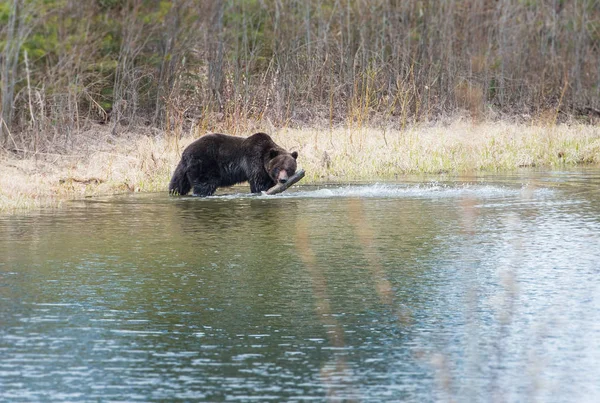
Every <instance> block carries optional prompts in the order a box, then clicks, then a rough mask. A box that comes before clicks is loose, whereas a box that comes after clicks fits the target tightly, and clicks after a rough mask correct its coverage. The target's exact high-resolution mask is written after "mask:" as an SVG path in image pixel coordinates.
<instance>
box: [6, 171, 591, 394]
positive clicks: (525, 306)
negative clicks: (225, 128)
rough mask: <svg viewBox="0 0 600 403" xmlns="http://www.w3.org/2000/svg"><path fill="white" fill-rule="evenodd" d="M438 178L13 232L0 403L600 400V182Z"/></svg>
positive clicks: (568, 175) (51, 222)
mask: <svg viewBox="0 0 600 403" xmlns="http://www.w3.org/2000/svg"><path fill="white" fill-rule="evenodd" d="M434 179H437V181H432V180H431V178H407V179H406V180H404V181H402V182H399V183H379V184H337V185H322V186H310V187H309V186H301V187H296V188H294V189H290V190H288V191H287V192H285V193H283V194H281V195H277V196H261V197H251V196H248V195H244V194H240V193H231V192H245V191H248V189H247V188H237V189H235V190H233V191H232V190H231V189H230V190H226V191H225V192H221V195H220V196H217V197H212V198H207V199H200V198H192V197H182V198H176V197H169V196H168V195H167V194H166V192H164V193H160V194H141V195H127V196H117V197H110V198H108V197H107V198H93V199H87V200H84V201H77V202H72V203H68V204H67V205H66V206H65V207H64V208H61V209H58V210H44V211H41V212H35V213H28V214H24V215H13V216H0V401H2V402H31V401H53V402H62V401H107V402H108V401H224V400H230V401H305V400H315V401H363V402H367V401H372V402H381V401H417V402H424V401H440V400H441V401H446V400H453V401H470V402H475V401H486V402H487V401H511V402H513V401H514V402H518V401H543V402H573V401H577V402H597V401H600V381H599V380H600V170H593V169H592V170H578V171H565V172H520V173H514V174H510V175H487V176H479V177H457V178H434ZM223 193H229V194H223Z"/></svg>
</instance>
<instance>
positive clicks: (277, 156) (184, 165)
mask: <svg viewBox="0 0 600 403" xmlns="http://www.w3.org/2000/svg"><path fill="white" fill-rule="evenodd" d="M296 158H298V153H297V152H295V151H294V152H293V153H290V152H288V151H286V150H284V149H283V148H281V147H280V146H278V145H277V144H275V142H274V141H273V140H272V139H271V137H270V136H269V135H268V134H266V133H256V134H253V135H252V136H250V137H246V138H243V137H235V136H229V135H226V134H217V133H215V134H207V135H205V136H202V137H200V138H199V139H198V140H196V141H194V142H193V143H191V144H190V145H189V146H187V148H186V149H185V150H183V154H182V155H181V161H180V162H179V165H177V168H175V172H174V173H173V177H172V178H171V182H170V183H169V193H170V194H179V195H185V194H187V193H188V192H189V191H190V190H192V191H193V194H194V195H195V196H202V197H205V196H210V195H212V194H213V193H215V190H217V188H218V187H222V186H232V185H235V184H237V183H241V182H245V181H248V183H249V184H250V191H251V192H252V193H260V192H262V191H264V190H267V189H269V188H271V187H273V186H275V184H276V183H277V182H280V183H285V182H287V180H288V178H289V177H290V176H292V175H294V173H295V172H296Z"/></svg>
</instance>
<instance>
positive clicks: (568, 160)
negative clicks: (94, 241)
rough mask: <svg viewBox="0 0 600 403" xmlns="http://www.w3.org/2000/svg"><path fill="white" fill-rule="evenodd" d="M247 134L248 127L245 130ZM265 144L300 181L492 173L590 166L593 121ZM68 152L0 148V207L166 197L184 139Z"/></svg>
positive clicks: (292, 137) (353, 133)
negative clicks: (288, 162)
mask: <svg viewBox="0 0 600 403" xmlns="http://www.w3.org/2000/svg"><path fill="white" fill-rule="evenodd" d="M248 134H250V133H248ZM272 134H273V137H274V139H275V141H276V142H277V143H279V144H281V145H282V146H284V147H285V148H287V149H290V150H297V151H299V153H300V157H299V162H300V166H302V167H303V168H304V169H305V170H306V172H307V175H306V178H305V180H304V183H310V182H319V181H348V180H359V179H362V180H381V179H394V178H398V176H400V175H403V174H407V173H460V172H468V171H480V170H485V171H500V170H512V169H516V168H519V167H533V166H536V167H548V168H553V167H561V166H574V165H577V164H598V163H600V127H597V126H590V125H558V126H554V125H550V126H545V125H543V124H536V125H524V124H512V123H503V122H493V123H490V122H487V123H481V124H474V123H468V122H464V121H461V120H456V121H454V122H452V123H450V124H446V125H441V124H440V125H433V126H419V127H413V128H410V129H407V130H403V131H399V130H383V129H374V128H354V129H348V128H335V129H332V130H329V129H323V130H318V129H289V128H287V129H282V130H279V131H278V132H275V133H272ZM75 138H76V139H77V140H76V141H77V142H78V144H73V149H75V150H80V151H78V152H77V153H75V154H70V155H54V154H38V155H34V156H32V157H29V158H25V159H23V158H21V159H17V158H15V157H13V156H10V155H7V154H3V155H0V212H3V213H6V212H12V211H16V210H23V209H35V208H41V207H53V206H58V205H60V204H61V203H62V202H63V201H64V200H69V199H77V198H82V197H86V196H93V195H100V194H115V193H123V192H138V191H141V192H153V191H162V192H165V194H166V189H167V184H168V181H169V178H170V175H171V173H172V170H173V169H174V168H175V165H176V164H177V162H178V160H179V157H180V154H181V151H182V150H183V148H184V147H185V146H186V145H187V144H189V143H190V142H191V141H193V140H194V139H193V138H192V137H191V136H188V137H185V138H183V139H182V140H179V141H177V142H176V141H175V140H174V139H173V137H172V136H168V135H166V134H165V133H159V132H154V133H151V134H149V135H148V134H145V135H140V133H128V134H127V133H126V134H123V135H120V136H118V137H113V136H112V135H111V134H110V131H109V130H107V129H104V128H103V127H101V126H99V127H98V128H94V129H93V130H91V131H89V132H85V133H81V134H80V135H78V136H76V137H75Z"/></svg>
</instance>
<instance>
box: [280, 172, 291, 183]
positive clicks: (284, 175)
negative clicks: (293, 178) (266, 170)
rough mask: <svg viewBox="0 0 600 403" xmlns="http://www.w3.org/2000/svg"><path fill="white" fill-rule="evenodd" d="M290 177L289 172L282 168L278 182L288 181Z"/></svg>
mask: <svg viewBox="0 0 600 403" xmlns="http://www.w3.org/2000/svg"><path fill="white" fill-rule="evenodd" d="M288 179H289V177H288V174H287V172H285V170H283V169H282V170H281V171H279V175H277V182H279V183H286V182H287V181H288Z"/></svg>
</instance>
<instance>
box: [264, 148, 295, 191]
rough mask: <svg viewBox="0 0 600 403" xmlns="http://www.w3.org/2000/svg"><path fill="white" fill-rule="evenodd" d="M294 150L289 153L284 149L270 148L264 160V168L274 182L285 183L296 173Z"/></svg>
mask: <svg viewBox="0 0 600 403" xmlns="http://www.w3.org/2000/svg"><path fill="white" fill-rule="evenodd" d="M296 158H298V153H297V152H296V151H294V152H292V153H289V152H287V151H285V150H278V149H272V150H271V151H269V158H268V160H267V161H266V164H265V169H266V170H267V172H268V173H269V176H270V177H271V179H273V181H274V182H275V183H285V182H287V181H288V179H289V178H290V176H292V175H294V174H295V173H296Z"/></svg>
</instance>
